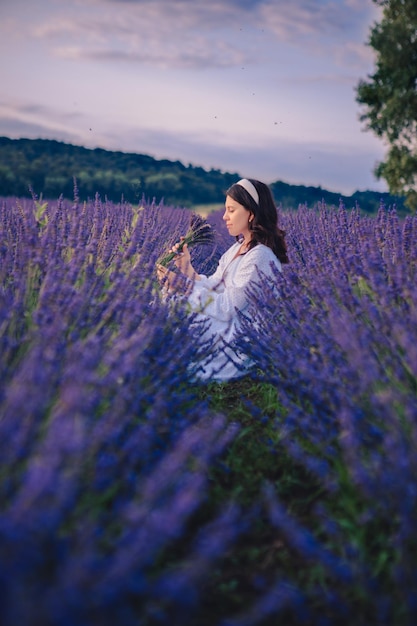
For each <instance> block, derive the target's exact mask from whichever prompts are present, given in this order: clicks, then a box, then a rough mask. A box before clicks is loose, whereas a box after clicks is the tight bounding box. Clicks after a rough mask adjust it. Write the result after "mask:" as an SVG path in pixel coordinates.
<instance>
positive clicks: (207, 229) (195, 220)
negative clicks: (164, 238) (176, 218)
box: [157, 213, 214, 267]
mask: <svg viewBox="0 0 417 626" xmlns="http://www.w3.org/2000/svg"><path fill="white" fill-rule="evenodd" d="M213 241H214V231H213V229H212V227H211V226H210V224H209V223H208V222H207V221H206V220H205V219H204V218H202V217H201V216H200V215H197V214H196V213H193V214H192V216H191V220H190V227H189V229H188V231H187V233H186V235H185V237H184V238H183V239H182V240H181V241H180V243H179V245H178V250H177V252H165V253H164V254H163V255H162V256H160V257H159V259H158V261H157V263H158V264H159V265H162V266H163V267H167V266H168V265H169V264H170V263H171V261H172V259H173V258H174V257H175V255H176V254H178V252H181V250H182V249H183V247H184V244H187V245H188V246H195V245H196V244H199V243H200V244H208V243H212V242H213Z"/></svg>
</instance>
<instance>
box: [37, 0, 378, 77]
mask: <svg viewBox="0 0 417 626" xmlns="http://www.w3.org/2000/svg"><path fill="white" fill-rule="evenodd" d="M78 9H79V10H78V11H77V13H71V12H69V11H68V12H67V13H66V14H65V15H59V14H57V15H55V16H54V15H51V16H50V18H49V19H46V20H43V21H42V23H39V24H38V25H36V26H35V27H34V34H35V36H36V37H38V38H41V39H43V40H46V41H49V42H51V44H54V42H56V41H59V45H58V46H56V45H55V46H54V47H53V48H52V51H53V53H55V54H56V55H58V56H60V57H61V58H62V57H65V58H68V59H89V60H95V61H99V62H103V61H109V60H112V61H118V62H129V63H137V64H146V65H154V66H157V67H163V68H166V67H176V68H181V69H200V68H209V67H213V68H222V67H238V66H239V65H242V64H244V65H249V64H252V65H253V64H256V63H257V62H258V61H259V60H260V59H259V55H260V52H259V48H260V44H262V38H267V37H269V38H271V37H272V38H273V39H275V41H276V42H277V43H278V42H280V41H281V42H286V43H288V42H289V43H291V44H292V45H295V46H298V47H301V48H303V47H304V46H307V45H309V46H311V43H312V42H311V39H313V40H314V43H315V46H316V48H317V50H318V51H323V49H324V48H326V49H327V48H328V45H329V41H330V40H337V41H336V46H337V47H340V42H341V41H342V40H343V38H345V39H346V37H347V38H348V41H349V42H350V50H349V52H348V54H349V58H350V60H351V59H352V58H353V56H354V55H356V57H355V58H356V61H358V60H360V59H359V55H360V51H359V46H358V49H357V50H355V49H354V47H353V43H352V42H354V41H355V38H356V35H355V33H356V34H357V31H358V29H359V25H360V24H363V23H364V20H365V19H366V18H367V17H369V8H367V7H366V5H360V4H358V3H356V1H355V0H343V1H341V2H330V0H321V1H317V0H296V1H294V2H291V3H289V2H287V0H285V1H284V0H246V1H243V2H242V1H241V0H239V1H238V0H223V1H221V2H219V1H217V0H212V1H211V2H207V1H206V0H90V2H86V3H84V4H83V5H80V6H79V8H78ZM273 39H272V41H273ZM359 40H360V41H361V38H359ZM342 61H343V62H344V63H346V62H347V61H346V60H343V59H342Z"/></svg>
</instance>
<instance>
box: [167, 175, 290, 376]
mask: <svg viewBox="0 0 417 626" xmlns="http://www.w3.org/2000/svg"><path fill="white" fill-rule="evenodd" d="M223 219H224V221H225V223H226V227H227V229H228V231H229V233H230V235H232V236H234V237H235V238H236V242H235V243H234V244H233V245H232V246H231V247H230V248H229V249H228V250H227V251H226V252H225V254H223V256H222V257H221V258H220V261H219V265H218V267H217V270H216V271H215V273H214V274H213V275H212V276H208V277H207V276H204V275H202V274H198V273H197V272H196V271H195V270H194V268H193V266H192V264H191V259H190V253H189V250H188V248H187V245H186V244H185V245H184V246H183V248H182V251H181V252H179V253H178V255H177V257H176V259H175V264H176V266H177V268H178V269H179V270H180V272H181V275H182V276H183V277H186V280H182V281H181V280H179V279H178V275H177V274H175V273H174V272H172V271H170V270H167V269H166V268H164V267H162V266H158V276H159V278H160V280H164V281H166V285H167V288H168V290H169V291H171V292H176V293H178V292H182V293H183V295H184V297H185V298H186V300H187V302H188V303H189V305H190V306H191V310H192V311H193V312H194V313H196V316H195V323H199V322H201V323H202V327H203V328H204V332H203V333H202V336H201V338H202V340H207V339H209V338H211V339H212V340H213V346H214V351H213V352H211V354H210V355H209V356H207V358H205V359H204V361H203V362H202V363H201V368H200V371H199V373H198V378H199V379H200V380H217V381H226V380H230V379H232V378H237V377H239V376H242V375H244V374H245V373H247V371H248V369H249V367H250V363H249V362H248V359H247V358H246V357H245V355H244V354H242V353H241V352H239V350H238V348H237V346H236V345H233V346H232V344H233V342H234V340H235V339H236V337H237V334H238V331H239V318H240V315H241V314H242V313H244V312H245V309H247V307H248V306H249V298H248V294H247V290H248V287H250V286H251V285H252V284H253V283H259V282H260V281H261V280H264V279H265V278H267V279H268V278H272V279H274V277H275V276H276V272H277V271H278V272H281V269H282V268H281V265H282V263H288V256H287V247H286V244H285V232H284V231H283V230H281V229H280V228H279V227H278V216H277V209H276V206H275V203H274V200H273V197H272V194H271V191H270V189H269V187H268V186H267V185H265V184H264V183H261V182H260V181H257V180H252V179H248V178H242V179H241V180H239V181H238V182H237V183H235V184H233V185H232V186H231V187H230V188H229V189H228V190H227V192H226V201H225V211H224V215H223ZM178 247H179V244H176V245H175V246H173V248H172V250H173V251H178Z"/></svg>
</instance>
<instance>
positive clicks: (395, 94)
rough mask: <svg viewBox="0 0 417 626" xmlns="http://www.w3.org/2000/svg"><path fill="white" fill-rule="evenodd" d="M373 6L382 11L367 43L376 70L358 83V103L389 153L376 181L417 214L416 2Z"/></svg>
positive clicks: (384, 1) (384, 0) (390, 0)
mask: <svg viewBox="0 0 417 626" xmlns="http://www.w3.org/2000/svg"><path fill="white" fill-rule="evenodd" d="M373 1H374V2H375V4H378V5H380V6H381V7H382V9H383V11H382V19H381V21H380V22H379V23H375V24H374V25H373V27H372V28H371V31H370V37H369V41H368V45H369V46H371V47H372V48H373V49H374V51H375V53H376V59H375V64H376V69H375V73H374V74H372V75H370V76H369V75H368V79H369V80H368V81H365V80H361V81H359V83H358V86H357V97H356V100H357V102H358V103H359V104H361V105H364V106H365V110H364V112H363V114H362V115H361V116H360V119H361V121H366V122H367V126H366V128H367V129H368V130H372V131H374V133H376V135H377V136H378V137H381V138H382V139H383V140H384V141H385V142H386V143H387V144H388V147H389V149H388V152H387V154H386V158H385V161H382V162H381V163H378V164H377V166H376V168H375V175H376V176H377V178H384V179H385V180H386V182H387V184H388V186H389V190H390V192H391V193H392V194H399V195H404V196H405V197H406V200H405V204H406V205H407V206H408V207H409V208H411V209H413V210H417V1H416V0H373Z"/></svg>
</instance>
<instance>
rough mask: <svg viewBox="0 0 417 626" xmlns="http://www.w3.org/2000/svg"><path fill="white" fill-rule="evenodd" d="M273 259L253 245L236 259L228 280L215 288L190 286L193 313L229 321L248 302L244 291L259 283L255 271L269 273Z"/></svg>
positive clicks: (205, 285) (218, 283)
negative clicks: (233, 269) (235, 267)
mask: <svg viewBox="0 0 417 626" xmlns="http://www.w3.org/2000/svg"><path fill="white" fill-rule="evenodd" d="M273 258H274V256H273V254H271V251H269V252H268V250H267V249H266V248H265V247H264V246H262V247H261V246H259V247H258V246H257V247H256V248H253V250H251V251H250V252H248V253H247V254H245V255H244V256H243V257H242V258H241V259H239V261H236V262H239V266H238V268H237V269H236V271H235V272H234V273H233V275H232V276H231V277H230V278H229V279H227V278H226V279H225V278H223V279H220V280H221V282H219V280H218V281H217V283H216V284H217V287H218V288H217V289H216V286H213V285H211V286H207V284H206V282H205V281H204V282H203V283H202V284H200V283H194V285H193V288H192V289H191V292H190V293H189V295H188V302H189V303H190V304H191V307H192V309H193V310H194V311H196V312H200V313H202V314H203V315H206V316H208V317H211V318H213V319H216V320H219V321H223V322H225V321H230V320H231V319H232V318H234V317H235V316H236V311H237V310H243V309H244V308H245V307H246V305H247V302H248V299H247V289H248V287H249V286H250V285H251V284H253V283H254V282H259V271H262V272H266V273H270V272H271V270H270V264H271V261H272V260H273Z"/></svg>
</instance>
